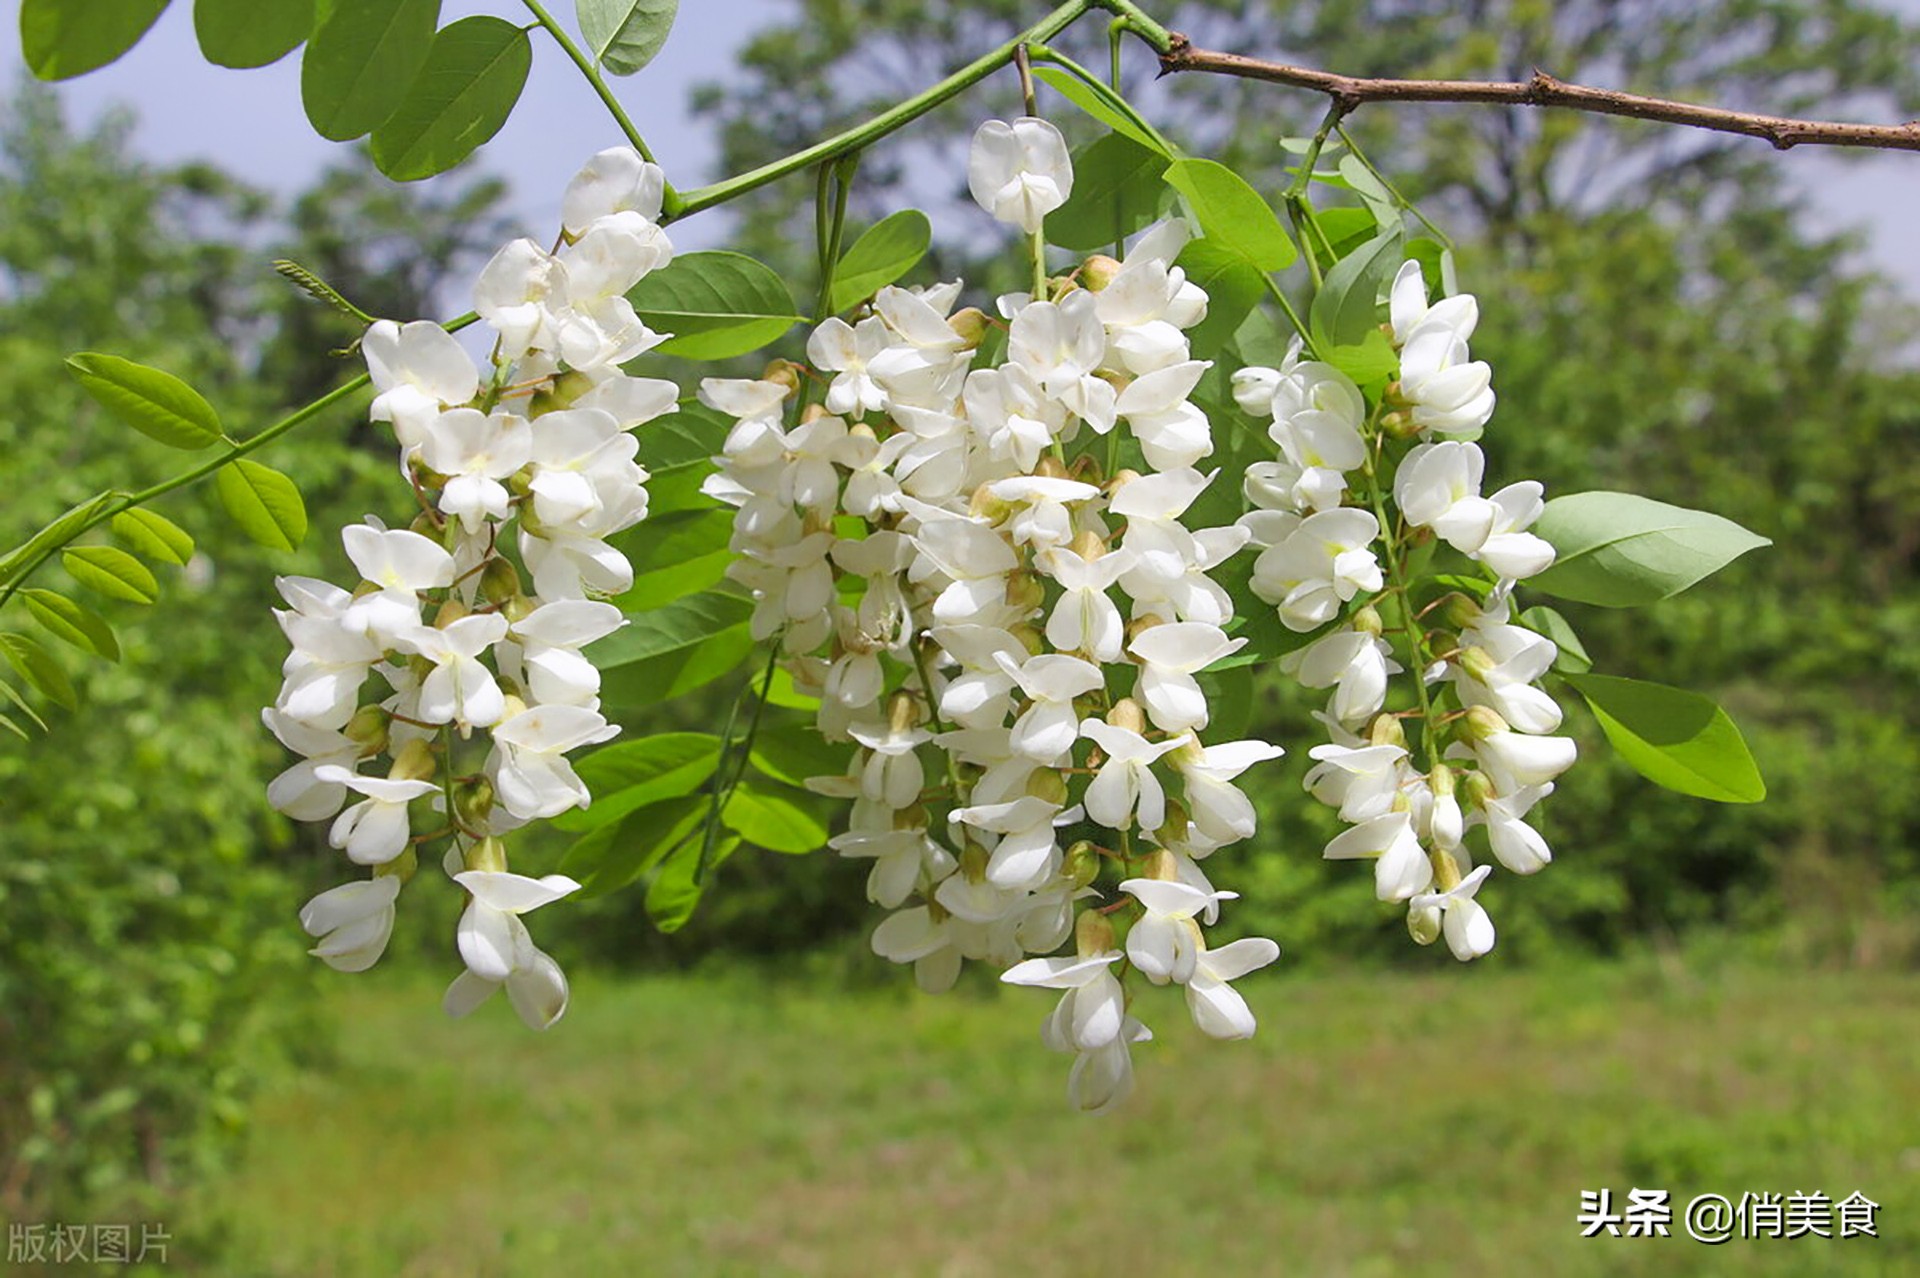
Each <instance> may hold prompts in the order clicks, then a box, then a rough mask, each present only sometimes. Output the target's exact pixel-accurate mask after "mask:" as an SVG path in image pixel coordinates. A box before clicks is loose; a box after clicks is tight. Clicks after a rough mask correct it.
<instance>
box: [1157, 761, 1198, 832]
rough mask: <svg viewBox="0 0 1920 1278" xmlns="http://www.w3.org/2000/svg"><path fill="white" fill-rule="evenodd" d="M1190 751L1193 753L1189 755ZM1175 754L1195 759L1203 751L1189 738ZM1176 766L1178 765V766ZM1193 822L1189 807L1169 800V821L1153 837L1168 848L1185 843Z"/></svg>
mask: <svg viewBox="0 0 1920 1278" xmlns="http://www.w3.org/2000/svg"><path fill="white" fill-rule="evenodd" d="M1189 751H1191V752H1192V753H1191V754H1188V752H1189ZM1173 753H1174V754H1175V755H1177V756H1179V755H1184V756H1187V758H1193V757H1196V756H1199V755H1200V754H1201V753H1202V751H1201V748H1200V746H1199V745H1198V744H1196V743H1195V742H1194V741H1193V740H1192V739H1191V738H1189V739H1188V740H1187V743H1186V744H1185V745H1183V746H1181V747H1180V748H1179V749H1178V750H1175V751H1174V752H1173ZM1185 761H1186V759H1182V760H1181V762H1185ZM1175 766H1178V765H1177V764H1176V765H1175ZM1192 822H1193V817H1192V816H1191V815H1190V814H1189V813H1188V812H1187V805H1186V804H1184V803H1182V802H1180V800H1178V799H1173V798H1169V799H1168V800H1167V819H1166V820H1164V821H1162V822H1161V823H1160V828H1159V829H1158V830H1155V831H1154V832H1153V837H1154V838H1156V839H1158V840H1159V841H1160V843H1161V844H1162V845H1163V846H1166V847H1173V846H1177V845H1179V844H1182V843H1185V842H1186V841H1187V826H1188V825H1190V824H1192Z"/></svg>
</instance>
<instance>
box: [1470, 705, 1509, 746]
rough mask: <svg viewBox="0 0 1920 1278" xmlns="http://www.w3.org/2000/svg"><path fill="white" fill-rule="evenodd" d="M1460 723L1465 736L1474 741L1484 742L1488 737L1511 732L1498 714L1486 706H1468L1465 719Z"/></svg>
mask: <svg viewBox="0 0 1920 1278" xmlns="http://www.w3.org/2000/svg"><path fill="white" fill-rule="evenodd" d="M1461 722H1462V723H1463V724H1465V725H1466V733H1467V735H1468V736H1469V737H1471V738H1472V739H1473V740H1475V741H1485V740H1486V739H1487V738H1488V737H1496V736H1499V735H1500V734H1501V733H1502V732H1511V731H1512V729H1511V728H1509V727H1508V726H1507V721H1506V720H1505V719H1502V718H1501V717H1500V712H1499V711H1497V710H1494V709H1491V708H1490V707H1487V706H1468V707H1467V717H1466V718H1465V719H1463V720H1461Z"/></svg>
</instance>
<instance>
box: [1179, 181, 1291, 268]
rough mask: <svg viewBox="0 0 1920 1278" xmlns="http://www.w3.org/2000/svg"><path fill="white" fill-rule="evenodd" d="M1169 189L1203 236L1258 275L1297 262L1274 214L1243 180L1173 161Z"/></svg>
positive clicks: (1284, 232) (1256, 192)
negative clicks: (1190, 213)
mask: <svg viewBox="0 0 1920 1278" xmlns="http://www.w3.org/2000/svg"><path fill="white" fill-rule="evenodd" d="M1167 184H1168V185H1169V186H1171V187H1173V189H1174V190H1176V191H1178V192H1180V194H1182V195H1184V196H1186V197H1187V203H1188V204H1189V205H1190V206H1192V208H1193V216H1194V218H1195V219H1196V220H1197V221H1198V222H1199V223H1200V230H1201V233H1202V234H1204V235H1205V236H1206V238H1207V239H1209V240H1212V241H1214V242H1215V243H1216V244H1218V245H1219V246H1220V247H1222V248H1224V249H1227V250H1228V251H1229V252H1232V253H1233V254H1235V255H1236V256H1238V257H1240V258H1243V259H1244V260H1245V261H1246V262H1247V263H1248V264H1250V265H1252V266H1253V267H1255V268H1256V269H1258V270H1261V271H1278V270H1284V269H1285V268H1286V267H1288V266H1291V265H1292V264H1293V259H1294V258H1295V257H1297V256H1298V254H1297V253H1296V252H1295V251H1294V247H1293V241H1292V240H1291V239H1289V238H1287V233H1286V231H1285V230H1283V229H1282V228H1281V226H1280V219H1279V218H1278V217H1277V216H1275V214H1274V211H1273V209H1272V208H1271V207H1270V206H1269V205H1268V204H1267V202H1266V201H1265V200H1263V199H1261V198H1260V192H1258V191H1256V190H1254V189H1253V188H1252V187H1251V186H1248V185H1247V182H1246V179H1245V178H1243V177H1241V176H1240V175H1239V174H1238V173H1235V172H1234V171H1233V170H1232V169H1230V168H1228V167H1227V166H1226V165H1224V164H1221V163H1218V162H1217V161H1214V160H1176V161H1174V162H1173V163H1172V164H1170V165H1168V166H1167Z"/></svg>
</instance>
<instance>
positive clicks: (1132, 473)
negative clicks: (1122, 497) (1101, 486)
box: [1107, 466, 1140, 497]
mask: <svg viewBox="0 0 1920 1278" xmlns="http://www.w3.org/2000/svg"><path fill="white" fill-rule="evenodd" d="M1138 478H1140V472H1139V471H1137V470H1128V469H1127V468H1126V467H1124V466H1123V467H1121V468H1120V469H1119V470H1116V471H1114V472H1113V478H1112V479H1109V480H1108V481H1107V495H1108V496H1109V497H1111V496H1112V495H1113V494H1115V493H1117V492H1119V491H1120V490H1121V489H1122V488H1125V487H1126V486H1127V485H1128V484H1130V483H1132V482H1133V481H1134V480H1136V479H1138Z"/></svg>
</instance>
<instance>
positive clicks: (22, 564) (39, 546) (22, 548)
mask: <svg viewBox="0 0 1920 1278" xmlns="http://www.w3.org/2000/svg"><path fill="white" fill-rule="evenodd" d="M118 499H119V495H118V494H116V493H112V492H105V493H96V494H94V495H93V496H92V497H89V498H87V499H86V500H85V501H83V502H81V503H80V504H79V505H77V506H73V507H71V508H69V509H68V510H67V511H66V512H65V513H64V514H62V515H61V516H60V517H59V518H58V519H56V520H54V521H53V522H52V523H50V524H48V525H47V526H46V527H45V528H42V529H41V530H40V531H39V532H37V533H35V534H34V535H33V536H31V537H29V538H27V540H26V541H24V542H22V543H21V544H20V545H18V546H15V547H14V548H13V549H12V550H9V551H8V552H7V555H6V558H4V559H0V585H3V584H5V583H6V582H9V581H12V580H13V579H14V578H15V577H17V576H19V575H20V574H21V572H23V571H24V570H25V569H26V567H27V565H28V564H30V563H38V562H39V559H40V556H41V555H43V554H51V553H52V551H53V548H54V547H56V546H59V545H62V544H63V543H65V542H68V541H71V540H72V539H73V538H75V537H78V536H79V535H80V534H81V532H82V531H84V530H85V529H86V528H87V527H88V526H89V525H90V524H91V523H92V522H93V521H94V520H95V519H98V518H99V517H100V515H101V514H102V513H103V512H104V511H105V510H106V508H107V507H108V506H111V505H112V504H113V503H114V502H115V501H117V500H118Z"/></svg>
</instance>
